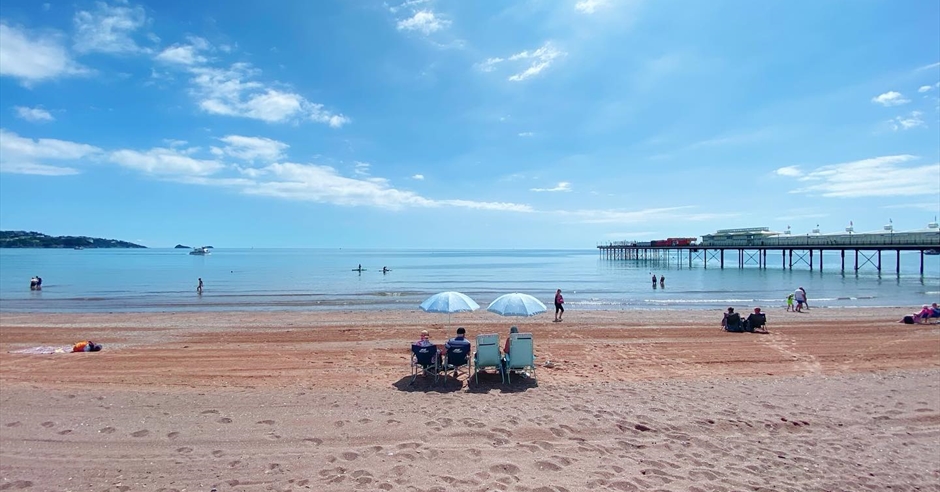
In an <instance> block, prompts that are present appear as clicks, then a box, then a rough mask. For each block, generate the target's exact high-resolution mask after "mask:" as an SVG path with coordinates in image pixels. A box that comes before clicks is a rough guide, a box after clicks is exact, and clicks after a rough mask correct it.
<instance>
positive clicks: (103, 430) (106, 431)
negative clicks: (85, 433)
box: [98, 427, 117, 434]
mask: <svg viewBox="0 0 940 492" xmlns="http://www.w3.org/2000/svg"><path fill="white" fill-rule="evenodd" d="M116 430H117V429H115V428H114V427H103V428H101V429H100V430H98V432H100V433H102V434H114V431H116Z"/></svg>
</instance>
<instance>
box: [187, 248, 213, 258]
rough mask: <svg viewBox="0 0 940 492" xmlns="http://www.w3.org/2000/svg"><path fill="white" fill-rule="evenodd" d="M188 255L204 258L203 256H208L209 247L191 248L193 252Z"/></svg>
mask: <svg viewBox="0 0 940 492" xmlns="http://www.w3.org/2000/svg"><path fill="white" fill-rule="evenodd" d="M189 254H191V255H199V256H205V255H207V254H209V247H208V246H201V247H198V248H193V250H192V251H190V252H189Z"/></svg>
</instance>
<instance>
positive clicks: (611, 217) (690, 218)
mask: <svg viewBox="0 0 940 492" xmlns="http://www.w3.org/2000/svg"><path fill="white" fill-rule="evenodd" d="M695 208H697V207H695V206H692V205H685V206H680V207H667V208H650V209H645V210H635V211H627V210H574V211H567V210H556V211H553V212H551V213H552V214H555V215H559V216H566V217H571V218H572V219H574V220H577V222H579V223H582V224H642V223H661V222H664V221H675V220H680V221H682V222H700V221H704V220H717V219H730V218H734V217H738V216H740V215H741V214H740V213H737V212H734V213H694V212H692V209H695Z"/></svg>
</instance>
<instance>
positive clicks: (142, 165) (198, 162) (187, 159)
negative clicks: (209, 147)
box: [108, 147, 225, 176]
mask: <svg viewBox="0 0 940 492" xmlns="http://www.w3.org/2000/svg"><path fill="white" fill-rule="evenodd" d="M108 160H110V161H111V162H113V163H115V164H118V165H121V166H124V167H127V168H130V169H135V170H137V171H141V172H144V173H147V174H154V175H170V176H178V175H194V176H206V175H210V174H213V173H215V172H217V171H219V170H221V169H222V168H223V167H225V165H224V164H222V163H221V162H219V161H216V160H210V159H196V158H194V157H192V156H190V155H188V154H187V153H186V152H184V151H180V150H177V149H169V148H162V147H157V148H153V149H150V150H148V151H145V152H139V151H136V150H126V149H124V150H117V151H114V152H111V153H110V154H109V155H108Z"/></svg>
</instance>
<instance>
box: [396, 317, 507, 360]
mask: <svg viewBox="0 0 940 492" xmlns="http://www.w3.org/2000/svg"><path fill="white" fill-rule="evenodd" d="M513 333H519V328H518V327H515V326H512V327H510V328H509V337H508V338H506V343H505V344H504V345H503V355H504V358H503V365H504V367H505V364H506V358H505V356H508V355H509V350H510V348H511V346H510V342H512V334H513ZM412 346H416V347H436V348H437V361H438V365H440V366H442V365H443V363H442V360H443V357H444V354H446V353H448V351H449V350H451V349H454V348H462V349H463V353H465V354H470V350H471V348H472V347H471V345H470V341H469V340H467V330H466V329H465V328H463V327H460V328H457V334H456V336H454V337H453V338H450V339H448V340H447V341H446V342H444V345H443V346H439V345H436V344H435V343H433V342H431V335H430V334H429V333H428V330H421V338H420V339H418V341H416V342H414V343H412Z"/></svg>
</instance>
